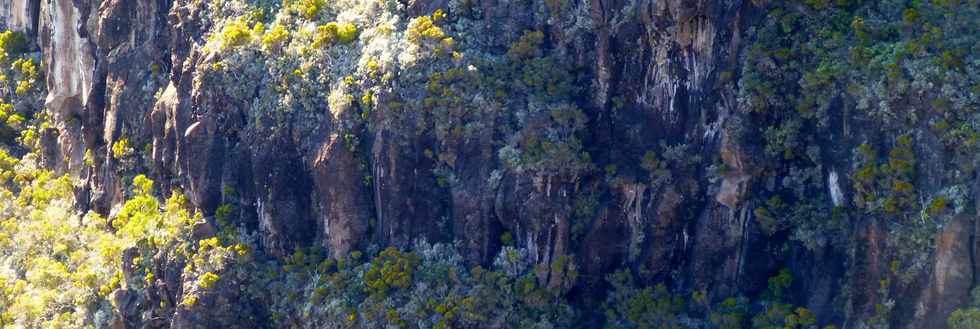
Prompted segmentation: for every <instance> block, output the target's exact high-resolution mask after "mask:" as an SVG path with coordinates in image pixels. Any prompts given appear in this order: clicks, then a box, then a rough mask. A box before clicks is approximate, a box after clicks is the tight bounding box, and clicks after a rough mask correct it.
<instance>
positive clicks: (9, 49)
mask: <svg viewBox="0 0 980 329" xmlns="http://www.w3.org/2000/svg"><path fill="white" fill-rule="evenodd" d="M0 50H2V51H3V53H2V54H0V59H6V58H10V56H11V55H14V54H19V53H22V52H24V51H26V50H27V37H25V36H24V34H23V33H20V32H15V31H10V30H6V31H3V32H0Z"/></svg>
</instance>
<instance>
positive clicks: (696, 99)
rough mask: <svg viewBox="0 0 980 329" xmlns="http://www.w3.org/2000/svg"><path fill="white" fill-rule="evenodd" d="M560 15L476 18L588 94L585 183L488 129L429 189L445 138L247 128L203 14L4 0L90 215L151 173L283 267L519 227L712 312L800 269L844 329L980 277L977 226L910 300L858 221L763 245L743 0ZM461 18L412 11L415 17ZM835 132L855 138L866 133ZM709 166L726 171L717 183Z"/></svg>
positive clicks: (810, 302)
mask: <svg viewBox="0 0 980 329" xmlns="http://www.w3.org/2000/svg"><path fill="white" fill-rule="evenodd" d="M546 2H547V1H546ZM454 3H455V2H454ZM548 3H555V2H548ZM557 3H559V5H555V6H558V7H556V8H549V7H548V6H549V5H548V4H545V3H543V2H536V1H508V0H482V1H477V2H476V3H475V4H473V8H480V9H481V13H482V14H481V15H482V18H477V20H482V22H483V23H482V27H481V28H482V30H480V31H477V32H475V33H485V34H489V35H494V36H497V37H496V38H494V39H493V40H495V41H496V42H498V44H492V45H487V47H490V49H496V51H498V52H499V51H501V50H504V51H505V50H506V47H507V46H508V45H509V44H511V43H512V42H515V41H517V40H518V38H520V36H521V35H522V33H523V31H525V30H540V31H545V35H546V39H547V40H549V41H548V44H549V47H550V48H549V49H550V50H549V51H550V52H552V53H556V54H560V56H561V58H562V59H563V60H564V61H566V62H567V64H569V65H570V66H571V67H572V68H573V70H574V71H576V72H577V73H578V75H579V76H580V77H582V79H581V81H577V82H578V83H579V84H581V85H583V86H586V87H585V88H584V90H583V92H582V95H580V97H578V99H577V100H578V104H579V106H581V107H583V109H584V111H585V113H586V115H587V117H588V119H589V123H588V126H587V131H588V135H589V136H590V138H589V139H588V141H587V143H586V145H585V148H586V149H587V150H588V151H589V153H590V154H591V157H592V161H593V162H594V163H596V164H599V165H598V166H597V168H595V169H593V170H590V171H587V172H581V173H578V174H574V175H563V174H551V173H535V172H523V173H520V172H514V171H509V170H504V168H502V166H501V165H500V164H499V161H498V146H496V145H495V144H494V143H495V141H497V140H498V138H499V136H494V134H493V133H492V132H487V133H485V134H482V135H477V136H476V137H474V138H471V139H469V140H467V141H466V142H464V143H460V144H458V145H451V146H450V147H451V148H452V149H454V150H455V153H456V154H458V156H457V158H458V160H456V161H457V164H456V167H455V169H456V172H457V173H459V174H458V175H457V179H458V182H457V183H456V184H454V185H452V186H448V187H447V186H441V185H440V184H437V178H436V177H435V176H434V174H433V169H434V168H435V167H436V163H434V160H432V159H431V158H429V157H426V156H425V155H424V153H425V151H426V150H427V149H428V148H431V147H433V145H434V144H436V143H437V141H436V140H434V139H433V137H432V136H428V135H426V134H421V133H420V134H416V135H409V136H407V137H406V136H405V135H403V134H397V133H394V132H392V131H388V130H385V129H378V130H377V131H373V132H363V133H361V134H360V136H358V137H359V140H360V141H362V142H363V144H361V145H359V146H357V147H353V148H351V147H348V144H346V143H345V140H344V138H345V136H343V135H340V134H339V133H338V131H339V128H338V127H337V126H338V125H339V124H340V123H339V122H338V121H337V120H338V119H336V118H334V117H331V116H330V115H329V111H321V112H317V113H292V114H289V115H287V116H285V117H284V118H271V117H270V118H265V119H269V120H278V121H277V122H279V124H277V125H275V126H265V127H260V126H258V125H257V124H256V123H255V122H252V121H250V120H253V119H254V118H255V116H254V115H252V113H251V111H252V109H251V106H252V105H251V104H252V103H251V102H252V100H253V99H258V98H260V97H261V96H262V95H263V94H264V93H269V92H271V91H269V90H268V89H269V88H267V86H263V85H261V81H265V80H264V79H266V77H263V76H262V75H261V74H254V73H253V72H243V73H242V74H246V75H248V74H252V75H251V76H247V78H245V79H242V80H241V81H248V82H246V83H244V84H241V85H228V84H221V83H220V81H221V80H220V78H219V77H217V75H216V73H214V72H213V71H211V70H208V69H207V68H208V67H210V66H212V65H213V64H214V63H216V62H218V59H217V58H215V57H216V56H218V55H216V54H215V53H211V52H208V51H207V50H206V49H204V48H202V47H201V45H202V44H203V43H204V42H205V39H206V37H205V35H206V33H207V32H208V31H210V30H211V29H212V28H213V24H214V22H212V21H210V20H209V19H208V18H207V17H206V16H205V13H206V12H207V11H208V10H213V9H209V8H207V6H208V4H206V3H201V2H199V1H189V0H172V1H171V0H165V1H164V0H160V1H148V0H74V1H70V0H42V1H20V0H6V1H3V2H2V3H0V9H2V13H0V16H2V17H4V19H5V21H6V22H7V25H8V26H9V27H12V28H14V29H21V30H27V31H36V34H37V35H36V42H37V44H38V45H39V46H40V48H41V50H42V52H43V54H44V56H43V57H44V63H45V68H46V75H47V79H46V80H47V81H48V98H47V102H46V106H47V107H48V108H49V109H50V110H51V111H52V113H54V116H55V118H54V119H55V120H54V122H56V123H57V124H56V125H55V126H54V128H53V129H56V133H57V135H58V138H57V139H56V142H49V143H48V144H49V145H45V148H47V149H49V150H53V151H54V152H57V154H58V157H57V158H61V159H64V161H61V162H57V163H56V164H55V165H54V167H55V168H56V169H57V170H59V171H61V172H66V173H71V174H72V175H73V176H75V177H78V178H80V179H83V180H84V182H85V185H84V186H83V187H80V188H79V189H78V191H77V194H78V195H79V196H80V203H81V204H82V207H83V208H84V209H92V210H95V211H97V212H99V213H103V214H107V213H109V212H111V209H112V207H113V205H115V204H117V203H118V202H119V201H120V200H121V198H122V197H123V194H122V193H123V192H122V185H121V182H123V181H126V180H127V177H129V176H131V175H133V174H135V173H137V172H149V173H151V174H152V175H153V176H154V178H155V180H156V181H158V182H161V183H162V190H169V189H171V188H179V189H181V190H182V191H184V192H185V193H186V194H187V195H188V196H189V199H190V200H191V201H192V202H193V203H194V205H195V206H196V207H197V208H198V209H200V210H201V211H202V212H203V213H204V214H205V215H207V216H212V218H213V216H214V214H215V213H216V212H217V211H218V208H219V207H221V206H222V205H223V204H226V203H234V204H236V205H237V207H236V208H235V213H234V218H235V220H236V221H239V222H240V223H243V224H244V225H245V226H246V227H248V228H250V229H253V230H257V231H259V232H260V236H261V239H262V242H263V243H262V245H263V247H264V248H266V249H267V250H269V251H270V252H271V253H273V254H277V255H285V254H288V253H289V252H291V250H293V249H294V248H297V247H302V246H309V245H313V244H320V245H323V246H325V247H327V249H328V250H329V251H330V252H331V254H333V255H334V256H340V255H345V254H348V253H349V252H350V251H352V250H357V249H360V248H365V247H367V246H368V245H371V244H380V245H394V246H399V247H410V246H411V245H412V242H413V241H414V240H417V239H426V240H429V241H443V242H456V243H457V248H459V249H460V251H461V253H462V254H463V255H465V257H466V259H467V261H468V262H469V263H470V264H474V265H476V264H487V263H488V262H490V261H491V259H492V257H493V256H494V255H495V254H496V252H497V251H498V250H499V248H500V247H501V245H502V242H501V239H500V237H501V235H502V234H504V233H505V232H508V233H510V234H512V236H513V239H514V240H515V243H516V244H517V245H519V246H522V247H526V248H528V249H529V250H530V253H531V254H530V257H532V259H533V260H535V261H536V262H538V263H541V264H550V263H552V262H553V261H554V260H555V259H557V257H559V256H563V255H574V259H575V261H576V262H577V263H578V265H579V268H580V269H581V270H582V271H583V274H584V275H583V277H584V278H585V279H584V280H583V282H580V283H579V284H580V286H581V287H583V288H584V289H585V290H588V289H594V288H597V287H600V286H602V285H603V284H604V283H603V280H602V278H603V275H605V274H606V273H609V272H611V271H613V270H614V269H616V268H620V267H623V266H626V267H632V268H634V269H642V270H643V271H640V273H642V274H641V276H642V278H643V280H645V281H648V282H661V281H662V282H669V283H670V284H671V286H672V287H675V288H676V289H678V290H680V291H707V292H709V294H710V297H711V298H713V299H720V298H724V297H726V296H733V295H740V294H741V295H756V294H759V293H760V292H761V291H762V290H764V289H765V287H766V285H767V282H766V279H767V278H768V277H770V276H771V275H773V274H774V273H776V272H777V271H778V270H779V268H780V267H782V266H788V267H790V268H791V269H792V271H793V273H794V275H795V276H796V277H797V278H798V280H797V281H795V283H794V288H798V289H795V290H796V291H797V293H796V296H795V299H796V300H798V301H800V304H802V305H805V306H806V307H808V308H810V309H811V310H814V311H815V312H816V314H817V316H818V317H819V318H821V319H830V320H829V321H831V322H840V323H844V324H846V325H845V326H844V327H846V328H851V327H860V326H861V325H862V324H865V323H869V322H870V321H871V320H869V319H871V318H873V317H874V316H875V312H876V311H875V309H876V308H875V306H876V305H881V304H887V303H889V302H890V303H892V304H894V308H893V309H894V310H896V311H894V312H892V313H891V315H890V320H889V321H890V322H891V324H892V325H893V326H894V327H896V328H926V327H929V328H938V327H942V326H943V325H945V322H944V321H945V316H946V314H948V313H949V312H951V311H952V310H953V309H954V308H956V307H959V306H962V305H963V304H964V303H965V302H966V300H967V297H968V296H967V294H966V293H967V291H968V290H969V288H971V287H973V286H974V284H975V282H974V281H975V280H974V277H975V276H976V268H975V267H974V266H973V262H972V259H974V257H975V253H976V248H975V246H974V245H972V244H971V241H972V239H973V237H974V235H975V232H974V231H975V228H974V226H975V225H974V222H975V220H976V219H975V216H973V215H964V216H961V217H958V218H957V219H956V220H954V221H952V222H951V223H950V224H949V225H947V226H946V227H944V228H943V229H942V230H941V232H939V233H938V234H936V235H935V236H934V237H932V239H935V241H936V248H935V251H932V252H927V253H928V255H926V256H924V257H926V258H927V259H928V260H929V261H928V263H929V264H930V268H928V269H927V270H926V271H924V272H922V273H923V274H921V275H919V277H917V278H914V279H913V283H912V284H910V285H909V286H907V288H905V289H904V290H903V291H901V292H900V295H901V296H905V297H907V298H897V299H896V298H894V297H891V298H890V299H891V300H890V301H886V300H884V299H883V298H889V297H883V296H881V295H880V294H879V282H880V281H881V280H883V279H885V278H886V277H888V276H889V268H888V266H889V265H888V264H886V263H885V262H887V259H891V258H893V257H892V252H893V251H891V250H889V249H888V247H887V246H886V245H885V240H886V239H885V237H884V235H886V234H888V231H887V230H885V229H884V227H883V225H885V224H883V223H881V222H880V221H879V220H876V219H868V220H865V221H860V222H858V223H856V224H854V225H853V228H851V229H850V231H849V233H848V234H846V235H845V236H843V237H842V239H845V240H849V241H851V242H852V243H851V245H852V247H850V248H849V249H846V250H840V249H838V248H835V247H834V246H824V247H822V248H817V249H816V250H807V249H801V248H798V249H795V250H793V251H790V252H787V254H783V255H778V256H776V255H774V253H773V252H771V250H770V248H772V247H773V245H774V242H773V241H776V240H778V239H780V238H778V237H771V236H768V235H767V234H765V233H764V232H763V230H764V228H762V227H760V225H759V223H758V221H757V218H756V217H758V214H757V213H755V212H754V210H755V209H756V208H757V207H758V206H759V204H758V202H756V201H753V200H755V199H753V190H755V189H758V188H759V186H762V185H764V184H766V181H767V180H772V179H775V178H773V177H771V176H768V175H770V173H771V172H772V171H771V170H768V168H767V164H765V163H762V161H761V160H759V159H760V158H762V150H761V148H762V145H761V144H760V143H759V142H758V141H757V140H753V138H752V136H746V135H745V134H744V133H742V132H744V131H746V130H751V129H753V128H759V127H758V126H757V125H760V123H759V122H757V121H754V120H753V119H752V116H751V113H750V111H749V109H747V108H745V106H744V104H742V103H740V102H738V101H737V100H736V98H737V96H738V95H737V93H738V91H737V86H736V85H735V84H734V83H732V82H731V81H730V79H731V78H730V77H725V76H724V74H723V73H725V72H738V71H740V70H741V67H740V56H742V54H743V52H744V51H745V47H746V41H745V38H746V37H747V35H748V34H747V30H748V29H749V28H750V27H751V26H752V25H753V24H756V23H757V22H758V20H759V19H760V14H761V13H760V10H759V9H758V8H757V7H756V6H754V5H753V4H752V2H749V1H740V0H735V1H707V0H697V1H683V0H666V1H651V0H610V1H586V0H570V1H558V2H557ZM448 6H449V4H448V3H447V2H446V1H438V0H437V1H427V0H426V1H423V0H418V1H408V2H407V5H406V15H421V14H426V13H430V12H432V11H433V10H434V9H435V8H448ZM542 9H543V10H542ZM454 14H456V13H454ZM458 14H460V15H465V13H462V12H461V13H458ZM35 20H36V21H37V23H36V25H35V24H34V23H32V22H33V21H35ZM488 51H489V50H488ZM158 90H162V92H160V93H157V91H158ZM382 110H384V109H382ZM382 112H383V111H382ZM371 120H378V119H377V117H372V119H371ZM832 129H834V130H835V131H836V132H835V134H836V133H839V134H842V135H852V134H858V133H857V132H856V131H859V130H861V129H864V128H862V127H860V126H856V125H851V126H845V125H834V126H833V127H832ZM123 139H125V140H127V141H128V144H129V145H131V146H132V147H133V148H134V149H136V150H146V151H147V152H145V153H143V154H142V156H137V157H129V158H120V157H119V156H118V155H116V154H114V152H113V145H114V144H115V143H118V142H119V141H120V140H123ZM846 142H847V143H851V141H850V140H848V141H846ZM663 145H669V146H677V145H681V146H683V148H680V149H677V151H676V152H679V153H680V158H681V160H684V159H688V160H689V159H693V158H700V161H698V162H683V161H679V160H676V159H675V160H664V161H663V162H664V163H665V166H666V169H667V170H669V174H668V177H666V178H665V180H663V181H662V182H659V183H655V182H648V181H645V180H643V179H632V180H630V181H626V182H617V183H614V184H610V183H608V182H609V181H610V180H612V179H614V178H615V177H613V176H614V174H612V172H611V170H608V168H617V169H618V172H619V173H620V176H624V175H625V176H629V175H634V176H636V177H642V175H641V174H638V173H641V172H642V167H641V164H640V163H638V162H639V160H640V159H641V158H643V155H644V152H645V151H646V150H652V149H658V150H661V151H660V153H664V150H665V149H664V148H663ZM856 145H857V143H852V144H851V145H850V147H851V148H853V147H856ZM87 152H89V153H90V155H88V156H87V155H86V153H87ZM86 157H91V158H92V161H91V162H87V161H86ZM824 161H825V163H823V164H821V165H823V166H824V168H833V170H829V169H828V170H824V171H823V175H827V176H826V178H823V177H822V178H821V179H820V181H821V182H825V185H826V186H825V189H826V190H827V191H828V192H827V193H829V194H830V195H831V196H832V198H831V199H828V200H827V201H828V202H830V204H828V205H827V208H828V209H829V208H833V207H834V206H840V205H842V204H844V203H846V202H847V201H848V200H851V199H852V198H853V197H852V196H851V195H850V194H851V193H852V191H850V188H849V186H850V185H851V184H852V183H851V182H849V177H851V176H852V173H851V172H850V171H851V170H850V168H849V165H848V164H849V163H850V158H849V154H848V155H845V156H830V157H825V158H824ZM365 164H366V165H365ZM711 166H724V167H726V168H727V170H725V171H724V172H722V173H721V174H719V175H718V177H713V178H712V177H710V176H711V175H713V174H712V169H710V168H709V167H711ZM604 168H605V169H607V170H603V169H604ZM365 176H370V177H371V178H372V181H371V183H370V184H364V183H362V177H365ZM492 177H495V178H494V179H491V178H492ZM491 181H493V182H491ZM581 196H593V197H594V198H595V200H596V201H597V203H596V205H595V206H594V211H593V212H591V213H587V214H584V215H583V214H579V213H578V212H577V208H579V207H581V205H580V204H579V203H580V202H582V201H581V199H582V198H581ZM583 218H584V219H583ZM576 220H577V221H576ZM784 238H785V237H784ZM845 292H846V293H845ZM187 317H193V315H192V314H184V315H182V316H181V318H182V319H185V318H187ZM182 321H183V320H182Z"/></svg>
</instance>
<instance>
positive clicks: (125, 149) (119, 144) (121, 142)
mask: <svg viewBox="0 0 980 329" xmlns="http://www.w3.org/2000/svg"><path fill="white" fill-rule="evenodd" d="M131 151H132V148H130V147H129V139H127V138H125V137H123V138H120V139H118V140H116V142H114V143H112V157H113V158H116V159H122V158H123V157H124V156H126V155H128V154H129V153H130V152H131Z"/></svg>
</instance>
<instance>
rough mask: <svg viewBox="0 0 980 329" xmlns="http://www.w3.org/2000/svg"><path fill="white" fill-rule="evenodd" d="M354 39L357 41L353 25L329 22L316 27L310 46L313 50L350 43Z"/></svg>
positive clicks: (355, 29) (355, 28)
mask: <svg viewBox="0 0 980 329" xmlns="http://www.w3.org/2000/svg"><path fill="white" fill-rule="evenodd" d="M355 39H357V27H356V26H354V24H353V23H343V24H338V23H337V22H330V23H327V24H324V25H320V26H317V28H316V35H315V36H314V37H313V44H312V45H311V46H312V47H313V48H321V47H329V46H331V45H334V44H346V43H351V42H352V41H354V40H355Z"/></svg>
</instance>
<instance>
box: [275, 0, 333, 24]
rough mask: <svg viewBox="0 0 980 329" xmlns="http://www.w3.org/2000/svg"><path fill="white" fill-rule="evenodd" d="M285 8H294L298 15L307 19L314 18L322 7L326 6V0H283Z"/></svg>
mask: <svg viewBox="0 0 980 329" xmlns="http://www.w3.org/2000/svg"><path fill="white" fill-rule="evenodd" d="M283 6H284V7H285V8H292V9H293V10H296V11H297V12H298V13H299V15H300V16H302V17H303V18H306V19H307V20H315V19H316V18H317V17H318V16H319V15H320V12H321V11H323V9H326V8H327V1H326V0H285V1H284V2H283Z"/></svg>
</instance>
